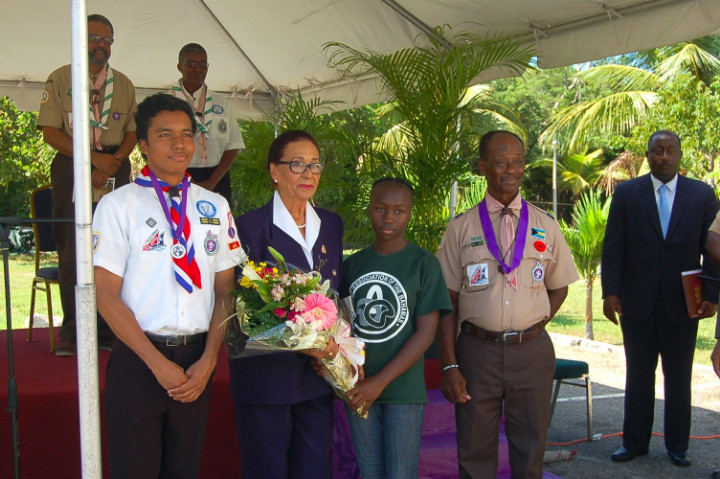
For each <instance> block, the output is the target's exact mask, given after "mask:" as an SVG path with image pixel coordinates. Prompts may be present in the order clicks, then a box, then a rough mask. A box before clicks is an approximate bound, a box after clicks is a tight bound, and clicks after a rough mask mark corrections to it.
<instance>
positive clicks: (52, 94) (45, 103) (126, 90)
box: [37, 65, 137, 146]
mask: <svg viewBox="0 0 720 479" xmlns="http://www.w3.org/2000/svg"><path fill="white" fill-rule="evenodd" d="M113 77H114V80H113V97H112V100H111V101H110V114H109V115H108V120H107V123H106V126H107V127H108V129H107V130H103V132H102V135H100V144H101V145H103V146H118V145H120V143H122V140H123V138H124V137H125V134H126V133H130V132H132V131H135V112H136V111H137V103H136V102H135V87H134V86H133V84H132V82H131V81H130V80H129V79H128V77H126V76H125V75H123V74H122V73H120V72H119V71H117V70H115V69H114V68H113ZM100 96H101V97H103V96H105V87H103V89H102V90H101V91H100ZM106 107H107V106H106ZM87 108H88V110H89V109H90V103H89V100H88V103H87ZM90 115H91V116H92V113H91V114H90ZM71 122H72V78H71V69H70V65H65V66H62V67H60V68H58V69H57V70H55V71H54V72H52V73H51V74H50V76H49V77H48V79H47V81H46V82H45V91H43V93H42V99H41V101H40V114H39V116H38V121H37V124H38V126H39V127H42V126H52V127H55V128H59V129H61V130H62V131H64V132H65V134H66V135H68V136H69V137H70V138H72V127H71Z"/></svg>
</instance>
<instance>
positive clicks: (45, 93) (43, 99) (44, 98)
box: [40, 90, 50, 104]
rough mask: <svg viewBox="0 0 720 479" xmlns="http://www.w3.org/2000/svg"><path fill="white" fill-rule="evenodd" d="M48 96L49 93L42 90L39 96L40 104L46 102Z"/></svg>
mask: <svg viewBox="0 0 720 479" xmlns="http://www.w3.org/2000/svg"><path fill="white" fill-rule="evenodd" d="M49 98H50V94H49V93H48V91H47V90H43V92H42V96H41V97H40V104H43V103H45V102H47V101H48V99H49Z"/></svg>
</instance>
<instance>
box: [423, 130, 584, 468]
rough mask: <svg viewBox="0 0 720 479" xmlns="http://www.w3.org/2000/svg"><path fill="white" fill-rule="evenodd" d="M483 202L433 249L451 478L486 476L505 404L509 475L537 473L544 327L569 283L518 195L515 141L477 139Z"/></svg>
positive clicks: (553, 233) (546, 343)
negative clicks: (443, 294)
mask: <svg viewBox="0 0 720 479" xmlns="http://www.w3.org/2000/svg"><path fill="white" fill-rule="evenodd" d="M479 169H480V172H481V173H482V174H483V175H484V176H485V178H486V179H487V184H488V186H487V192H486V194H485V199H484V200H483V201H482V202H481V203H480V204H479V205H477V206H475V207H474V208H472V209H470V210H469V211H467V212H466V213H465V214H463V215H460V216H458V217H457V218H455V219H453V220H452V221H451V222H450V225H449V226H448V229H447V232H446V233H445V238H444V239H443V243H442V244H441V246H440V250H439V251H438V254H437V256H438V259H439V260H440V264H441V266H442V269H443V274H444V276H445V281H446V282H447V285H448V290H449V292H450V298H451V300H452V301H453V306H454V310H455V311H454V312H453V313H451V314H450V315H448V316H446V317H445V318H443V319H442V321H441V322H440V323H441V324H440V354H441V362H442V366H443V368H442V391H443V394H444V395H445V397H446V398H447V399H448V400H449V401H450V402H452V403H455V404H456V407H455V418H456V422H457V443H458V459H459V464H460V477H473V478H485V477H495V475H496V472H497V461H498V428H499V425H500V418H501V416H502V412H503V403H504V408H505V424H506V427H505V431H506V434H507V438H508V441H509V443H510V467H511V469H512V476H513V477H518V478H519V477H523V478H539V477H542V468H543V466H542V460H543V453H544V452H545V438H546V433H547V425H548V420H549V415H550V396H551V390H552V381H553V375H554V371H555V352H554V350H553V346H552V341H551V340H550V337H549V336H548V334H547V333H546V332H545V324H546V323H547V322H548V321H550V319H551V318H552V317H553V316H554V315H555V313H556V312H557V310H558V309H559V308H560V305H562V303H563V301H564V300H565V297H566V296H567V291H568V285H569V284H570V283H572V282H574V281H576V280H577V279H578V274H577V271H576V269H575V265H574V264H573V260H572V256H571V254H570V250H569V248H568V246H567V243H566V242H565V239H564V238H563V236H562V233H561V231H560V228H559V226H558V224H557V222H556V221H555V219H554V218H552V217H551V216H549V215H548V214H547V213H545V212H544V211H543V210H541V209H539V208H536V207H535V206H533V205H530V204H528V203H526V202H525V200H523V199H522V195H521V194H520V185H521V183H522V178H523V173H524V171H525V154H524V145H523V143H522V141H521V140H520V138H518V137H517V136H516V135H514V134H513V133H510V132H507V131H491V132H489V133H487V134H485V135H484V136H483V137H482V138H481V140H480V162H479Z"/></svg>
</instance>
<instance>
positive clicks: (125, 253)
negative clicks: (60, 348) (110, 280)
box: [93, 183, 244, 334]
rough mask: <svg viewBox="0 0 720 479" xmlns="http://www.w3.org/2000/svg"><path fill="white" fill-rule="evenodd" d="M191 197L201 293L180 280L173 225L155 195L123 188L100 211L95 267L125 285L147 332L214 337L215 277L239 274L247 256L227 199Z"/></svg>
mask: <svg viewBox="0 0 720 479" xmlns="http://www.w3.org/2000/svg"><path fill="white" fill-rule="evenodd" d="M188 192H189V193H188V195H189V196H188V198H189V203H188V205H187V217H188V220H189V221H190V225H191V238H192V241H193V244H194V247H195V258H196V260H197V263H198V267H199V269H200V274H201V283H202V288H201V289H197V288H194V291H193V293H188V292H187V291H185V289H183V288H182V287H181V286H180V285H179V284H178V283H177V282H176V281H175V273H174V263H173V259H172V256H171V253H170V250H171V247H172V244H173V236H172V232H171V226H170V224H169V223H168V220H167V219H166V218H165V214H164V212H163V209H162V206H161V205H160V202H159V200H158V197H157V196H156V193H155V190H154V189H153V188H147V187H143V186H140V185H138V184H136V183H131V184H129V185H126V186H123V187H122V188H119V189H117V190H116V191H114V192H112V193H110V194H108V195H105V196H104V197H103V198H102V199H101V200H100V202H99V203H98V206H97V209H96V211H95V215H94V218H93V263H94V265H95V266H100V267H101V268H104V269H106V270H108V271H110V272H111V273H113V274H116V275H118V276H120V277H122V278H123V281H122V289H121V297H122V300H123V302H124V303H125V304H126V305H127V306H128V307H129V308H130V310H131V311H132V312H133V314H134V315H135V318H136V319H137V322H138V323H139V324H140V327H141V328H142V329H143V331H145V332H150V333H155V334H195V333H200V332H204V331H207V330H208V326H209V324H210V317H211V314H212V310H213V307H214V301H215V292H214V280H215V273H217V272H220V271H224V270H227V269H229V268H233V267H234V266H236V265H237V264H239V262H240V259H241V257H242V256H243V254H244V253H243V250H242V247H241V245H240V241H239V239H238V235H237V228H236V226H235V221H234V219H233V216H232V213H231V212H230V208H229V207H228V204H227V201H226V200H225V198H223V197H222V196H220V195H218V194H216V193H212V192H210V191H207V190H205V189H203V188H202V187H199V186H197V185H191V186H190V188H189V189H188ZM164 196H165V200H166V201H169V200H168V196H167V193H165V194H164Z"/></svg>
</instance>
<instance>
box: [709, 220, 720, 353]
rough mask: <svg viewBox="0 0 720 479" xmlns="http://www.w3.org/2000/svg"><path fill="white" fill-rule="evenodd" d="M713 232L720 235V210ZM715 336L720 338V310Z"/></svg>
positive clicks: (712, 226)
mask: <svg viewBox="0 0 720 479" xmlns="http://www.w3.org/2000/svg"><path fill="white" fill-rule="evenodd" d="M708 231H712V232H713V233H716V234H719V235H720V211H718V213H717V215H715V221H713V222H712V224H711V225H710V229H709V230H708ZM715 338H716V339H720V312H719V313H718V317H717V320H716V322H715Z"/></svg>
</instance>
